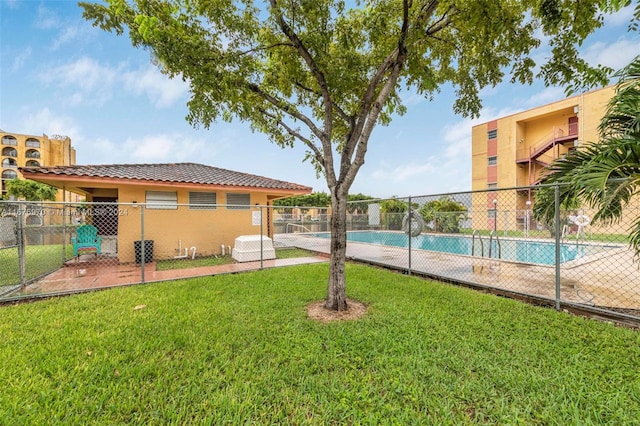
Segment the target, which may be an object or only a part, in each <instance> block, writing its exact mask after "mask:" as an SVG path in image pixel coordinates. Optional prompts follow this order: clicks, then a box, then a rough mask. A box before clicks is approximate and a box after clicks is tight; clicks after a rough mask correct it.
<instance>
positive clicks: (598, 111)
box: [472, 86, 615, 229]
mask: <svg viewBox="0 0 640 426" xmlns="http://www.w3.org/2000/svg"><path fill="white" fill-rule="evenodd" d="M614 93H615V86H608V87H605V88H602V89H599V90H594V91H591V92H587V93H584V94H580V95H577V96H572V97H570V98H566V99H563V100H559V101H557V102H553V103H550V104H547V105H543V106H540V107H537V108H533V109H530V110H527V111H523V112H519V113H517V114H512V115H509V116H506V117H501V118H498V119H496V120H493V121H490V122H488V123H483V124H480V125H477V126H474V127H473V129H472V189H473V190H474V191H477V190H487V189H488V190H491V189H500V188H514V187H525V186H531V185H536V184H537V183H539V181H540V178H541V174H542V173H543V170H544V167H546V166H548V165H549V164H551V162H553V160H555V159H557V158H559V157H561V156H562V155H564V154H566V153H567V152H568V151H570V150H573V149H577V148H579V147H580V146H581V145H583V144H585V143H590V142H597V140H598V125H599V124H600V119H601V118H602V116H603V115H604V112H605V110H606V107H607V104H608V102H609V100H610V99H611V98H612V96H613V95H614ZM533 202H534V199H533V196H532V193H531V191H530V190H528V189H522V190H517V191H513V192H512V191H509V193H508V194H507V193H501V192H493V191H488V192H486V193H481V194H476V195H474V199H473V211H474V212H478V213H480V212H482V211H484V210H486V211H487V214H486V215H483V214H476V215H474V220H473V227H474V229H495V228H496V223H495V220H496V217H497V220H498V225H501V226H499V228H502V229H523V227H524V222H525V218H526V217H529V215H528V212H529V211H530V209H531V208H532V203H533Z"/></svg>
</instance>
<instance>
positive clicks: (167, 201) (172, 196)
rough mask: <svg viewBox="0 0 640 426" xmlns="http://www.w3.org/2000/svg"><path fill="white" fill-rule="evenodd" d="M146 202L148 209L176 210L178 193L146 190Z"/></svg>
mask: <svg viewBox="0 0 640 426" xmlns="http://www.w3.org/2000/svg"><path fill="white" fill-rule="evenodd" d="M146 203H147V208H148V209H158V210H160V209H164V210H176V209H177V208H178V193H177V192H169V191H147V194H146Z"/></svg>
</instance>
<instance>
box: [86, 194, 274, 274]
mask: <svg viewBox="0 0 640 426" xmlns="http://www.w3.org/2000/svg"><path fill="white" fill-rule="evenodd" d="M146 190H147V188H145V187H121V188H119V190H118V202H119V203H127V205H124V204H123V205H122V206H121V211H120V215H119V217H118V259H119V261H120V262H133V261H134V260H135V257H134V242H135V241H139V240H140V238H141V220H142V215H143V214H144V239H145V240H153V241H154V243H153V246H154V248H153V250H154V258H156V259H168V258H173V257H174V256H178V255H180V253H178V246H179V242H180V241H181V242H182V247H183V253H182V254H184V247H187V248H189V249H191V247H196V254H197V255H206V256H210V255H214V254H220V252H221V247H220V246H221V245H222V244H224V245H225V246H233V244H234V241H235V238H236V237H238V236H240V235H253V234H259V233H260V226H259V225H253V223H252V215H253V212H254V211H260V209H259V208H258V207H256V205H266V204H267V196H266V194H264V193H258V192H254V193H251V194H250V200H251V209H249V210H231V209H228V208H227V207H226V206H224V204H226V192H224V191H215V192H216V198H217V204H218V207H217V208H216V209H215V210H191V209H189V206H188V205H187V204H188V202H189V190H188V189H176V188H172V187H153V190H154V191H175V192H177V196H178V204H179V206H178V208H177V209H175V210H170V209H167V210H164V209H162V210H160V209H150V208H143V206H142V205H141V204H142V203H144V201H145V193H146ZM134 201H135V202H137V203H138V206H137V207H134V206H132V205H128V203H133V202H134ZM181 204H184V205H181ZM94 220H95V219H94ZM262 223H263V232H264V234H266V233H267V228H266V227H267V214H266V211H265V212H264V215H263V218H262ZM191 253H192V252H191V251H189V255H191Z"/></svg>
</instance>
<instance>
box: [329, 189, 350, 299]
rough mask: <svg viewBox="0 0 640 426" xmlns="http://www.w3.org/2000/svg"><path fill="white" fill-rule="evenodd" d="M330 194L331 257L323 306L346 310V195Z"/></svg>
mask: <svg viewBox="0 0 640 426" xmlns="http://www.w3.org/2000/svg"><path fill="white" fill-rule="evenodd" d="M343 195H344V196H342V197H341V196H337V195H335V194H332V195H331V257H330V264H329V285H328V286H327V302H326V303H325V307H326V308H327V309H331V310H334V311H346V310H347V293H346V285H345V274H344V266H345V259H346V256H347V196H346V194H343Z"/></svg>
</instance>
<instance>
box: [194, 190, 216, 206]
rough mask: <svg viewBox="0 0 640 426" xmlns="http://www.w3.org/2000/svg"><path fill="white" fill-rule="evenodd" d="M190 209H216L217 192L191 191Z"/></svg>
mask: <svg viewBox="0 0 640 426" xmlns="http://www.w3.org/2000/svg"><path fill="white" fill-rule="evenodd" d="M189 209H190V210H215V209H216V193H215V192H189Z"/></svg>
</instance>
